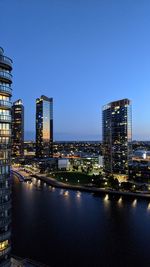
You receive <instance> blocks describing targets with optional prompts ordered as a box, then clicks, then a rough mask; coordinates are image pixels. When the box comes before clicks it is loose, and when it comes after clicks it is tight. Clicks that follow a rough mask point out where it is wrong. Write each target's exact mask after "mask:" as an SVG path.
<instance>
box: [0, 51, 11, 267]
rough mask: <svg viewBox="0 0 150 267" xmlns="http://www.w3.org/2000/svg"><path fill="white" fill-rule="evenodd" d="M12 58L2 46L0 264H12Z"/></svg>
mask: <svg viewBox="0 0 150 267" xmlns="http://www.w3.org/2000/svg"><path fill="white" fill-rule="evenodd" d="M11 71H12V60H11V59H9V58H8V57H6V56H5V55H4V50H3V49H2V48H0V266H10V250H11V245H10V236H11V231H10V224H11V183H10V163H11V162H10V156H11V102H10V101H11V96H12V89H11V84H12V75H11Z"/></svg>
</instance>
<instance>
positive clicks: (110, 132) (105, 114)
mask: <svg viewBox="0 0 150 267" xmlns="http://www.w3.org/2000/svg"><path fill="white" fill-rule="evenodd" d="M131 127H132V121H131V101H130V100H128V99H122V100H118V101H114V102H111V103H109V104H107V105H105V106H104V107H103V111H102V135H103V156H104V171H105V172H108V173H111V174H124V175H128V160H129V157H130V155H131V138H132V129H131Z"/></svg>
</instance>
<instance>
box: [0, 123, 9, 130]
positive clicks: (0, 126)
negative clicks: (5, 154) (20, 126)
mask: <svg viewBox="0 0 150 267" xmlns="http://www.w3.org/2000/svg"><path fill="white" fill-rule="evenodd" d="M10 129H11V125H10V124H9V123H0V130H10Z"/></svg>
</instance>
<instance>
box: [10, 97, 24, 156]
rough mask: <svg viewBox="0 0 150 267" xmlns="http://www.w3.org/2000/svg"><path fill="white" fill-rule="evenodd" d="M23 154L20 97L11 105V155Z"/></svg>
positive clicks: (22, 107) (22, 121) (21, 105)
mask: <svg viewBox="0 0 150 267" xmlns="http://www.w3.org/2000/svg"><path fill="white" fill-rule="evenodd" d="M23 155H24V106H23V102H22V100H21V99H18V100H17V101H15V102H14V103H13V105H12V156H13V157H23Z"/></svg>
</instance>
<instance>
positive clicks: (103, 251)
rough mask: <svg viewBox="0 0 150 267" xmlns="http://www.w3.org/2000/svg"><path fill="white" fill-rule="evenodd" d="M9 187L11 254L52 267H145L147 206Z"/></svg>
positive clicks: (148, 257) (149, 256)
mask: <svg viewBox="0 0 150 267" xmlns="http://www.w3.org/2000/svg"><path fill="white" fill-rule="evenodd" d="M65 192H66V190H62V189H54V188H51V187H50V186H47V185H44V184H40V182H37V181H36V180H35V181H34V183H32V184H27V183H19V182H18V181H15V183H14V184H13V194H12V196H13V222H12V228H13V236H12V253H13V254H15V255H17V256H20V257H28V258H31V259H34V260H36V261H40V262H43V263H45V264H47V265H48V266H52V267H60V266H62V267H72V266H82V267H84V266H91V267H94V266H100V267H103V266H104V267H107V266H108V267H111V266H116V267H118V266H119V267H124V266H125V267H130V266H132V267H134V266H141V267H150V206H148V204H149V203H148V202H147V201H142V200H138V201H137V203H136V202H134V203H133V201H132V200H122V201H121V200H120V201H118V200H117V199H111V200H108V199H107V198H105V199H104V197H95V196H94V195H92V194H90V193H81V195H80V194H78V193H77V192H75V191H71V190H70V191H68V195H67V194H66V193H65Z"/></svg>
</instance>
